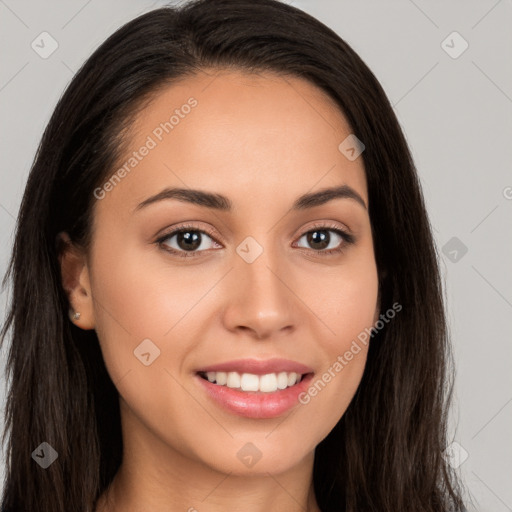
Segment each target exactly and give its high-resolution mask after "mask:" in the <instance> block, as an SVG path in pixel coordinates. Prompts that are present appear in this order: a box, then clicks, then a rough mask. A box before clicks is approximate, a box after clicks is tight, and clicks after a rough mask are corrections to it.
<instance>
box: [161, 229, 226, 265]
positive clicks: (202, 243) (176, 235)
mask: <svg viewBox="0 0 512 512" xmlns="http://www.w3.org/2000/svg"><path fill="white" fill-rule="evenodd" d="M208 239H209V240H210V241H212V242H214V243H217V242H216V241H215V240H214V239H213V238H212V236H211V235H210V234H209V233H208V232H207V231H205V230H202V229H198V228H197V227H194V226H180V228H178V229H175V230H173V231H171V232H170V233H167V234H166V235H163V236H162V237H160V238H159V239H158V240H157V243H158V244H159V245H161V246H163V247H164V249H165V250H167V251H169V252H171V253H173V254H176V255H177V256H180V257H184V258H187V257H189V256H197V254H196V253H197V252H200V251H201V252H202V251H204V250H207V249H210V248H211V247H208ZM168 241H170V243H167V242H168Z"/></svg>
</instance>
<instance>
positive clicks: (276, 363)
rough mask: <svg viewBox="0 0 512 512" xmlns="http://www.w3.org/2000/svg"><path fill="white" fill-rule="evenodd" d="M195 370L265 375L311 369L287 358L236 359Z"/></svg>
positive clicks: (304, 371)
mask: <svg viewBox="0 0 512 512" xmlns="http://www.w3.org/2000/svg"><path fill="white" fill-rule="evenodd" d="M197 372H198V373H199V372H238V373H252V374H255V375H265V374H267V373H279V372H295V373H300V374H305V373H312V372H313V370H312V369H311V368H310V367H309V366H306V365H304V364H302V363H297V362H296V361H291V360H289V359H265V360H261V359H237V360H233V361H226V362H224V363H219V364H213V365H210V366H204V367H201V368H199V369H198V370H197Z"/></svg>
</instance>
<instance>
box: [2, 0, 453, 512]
mask: <svg viewBox="0 0 512 512" xmlns="http://www.w3.org/2000/svg"><path fill="white" fill-rule="evenodd" d="M221 67H222V68H226V67H232V68H237V69H241V70H246V71H258V72H264V71H266V70H268V71H273V72H278V73H280V74H282V75H283V76H285V75H288V76H298V77H302V78H305V79H307V80H309V81H310V82H312V83H313V84H315V85H317V86H318V87H320V88H321V89H322V90H324V91H325V92H326V93H327V94H328V95H329V96H330V97H331V98H333V99H334V100H335V102H336V103H337V104H338V105H339V108H340V111H341V112H342V113H343V115H344V116H345V117H346V119H347V121H348V122H349V124H350V126H351V130H352V133H354V134H355V135H356V137H357V138H358V139H360V140H361V141H363V143H364V145H365V151H364V153H363V154H362V158H363V161H364V167H365V171H366V179H367V185H368V194H369V205H370V210H369V211H370V220H371V225H372V232H373V237H374V247H375V256H376V261H377V267H378V271H379V276H380V277H379V289H380V294H381V310H382V311H386V310H387V309H389V308H391V307H392V304H394V303H395V302H398V303H399V304H400V305H402V311H401V312H400V314H398V315H396V317H395V318H394V319H393V321H391V322H389V323H387V324H386V325H385V327H384V328H383V329H381V330H379V331H378V332H376V333H374V336H373V338H372V342H371V343H370V346H369V353H368V359H367V364H366V368H365V372H364V375H363V378H362V381H361V383H360V386H359V388H358V390H357V393H356V395H355V396H354V398H353V400H352V402H351V403H350V405H349V407H348V409H347V411H346V413H345V414H344V415H343V417H342V418H341V419H340V421H339V422H338V424H337V425H336V426H335V428H334V429H333V430H332V431H331V432H330V433H329V435H328V436H327V437H326V438H325V439H324V440H323V441H322V442H321V443H320V444H319V445H318V446H317V448H316V453H315V462H314V475H313V476H314V487H315V492H316V496H317V501H318V504H319V506H320V507H321V509H322V511H324V512H341V511H350V512H363V511H364V512H370V511H375V512H377V511H378V512H405V511H407V512H410V511H414V512H434V511H435V512H448V511H449V510H450V511H452V510H453V511H459V510H463V505H462V498H461V491H460V487H459V484H458V482H457V480H456V476H455V475H453V474H452V473H451V468H450V466H449V465H448V464H447V463H446V461H445V459H444V458H443V455H442V452H443V450H444V449H445V447H446V444H447V440H446V436H447V433H446V428H447V412H448V407H449V403H450V397H451V391H452V384H453V378H452V377H453V375H452V367H451V357H452V356H451V352H450V345H449V340H448V332H447V326H446V319H445V312H444V304H443V295H442V283H441V280H440V273H439V268H438V254H437V251H436V248H435V245H434V241H433V236H432V231H431V227H430V225H429V220H428V216H427V213H426V209H425V204H424V199H423V197H422V193H421V189H420V184H419V180H418V177H417V174H416V170H415V167H414V163H413V161H412V158H411V154H410V152H409V149H408V147H407V144H406V141H405V138H404V135H403V133H402V131H401V129H400V126H399V123H398V121H397V118H396V116H395V114H394V111H393V109H392V107H391V105H390V103H389V101H388V99H387V97H386V95H385V93H384V91H383V89H382V87H381V86H380V84H379V82H378V81H377V79H376V78H375V76H374V75H373V74H372V72H371V71H370V70H369V69H368V67H367V66H366V65H365V64H364V62H363V61H362V60H361V59H360V58H359V56H358V55H357V54H356V53H355V52H354V51H353V50H352V48H351V47H350V46H349V45H348V44H347V43H346V42H345V41H343V40H342V39H341V38H340V37H339V36H338V35H337V34H336V33H334V32H333V31H332V30H331V29H329V28H327V27H326V26H325V25H324V24H322V23H321V22H319V21H318V20H316V19H315V18H313V17H311V16H309V15H308V14H306V13H304V12H302V11H301V10H299V9H297V8H294V7H291V6H289V5H286V4H284V3H281V2H279V1H277V0H258V1H253V0H215V1H211V0H199V1H194V2H189V3H187V4H185V5H183V6H181V7H179V8H174V7H170V6H168V7H164V8H160V9H156V10H153V11H151V12H148V13H146V14H143V15H141V16H139V17H137V18H136V19H134V20H132V21H130V22H129V23H127V24H125V25H124V26H123V27H121V28H120V29H119V30H117V31H116V32H115V33H114V34H113V35H111V36H110V37H109V38H108V39H107V40H106V41H105V42H104V43H103V44H102V45H101V46H100V47H99V48H98V49H97V50H96V51H95V52H94V53H93V55H92V56H91V57H90V58H89V59H88V60H87V61H86V62H85V64H84V65H83V66H82V68H81V69H80V70H79V72H78V73H77V74H76V75H75V77H74V78H73V80H72V82H71V83H70V84H69V86H68V88H67V90H66V91H65V92H64V94H63V95H62V97H61V99H60V100H59V102H58V104H57V106H56V108H55V111H54V113H53V116H52V118H51V120H50V122H49V124H48V126H47V127H46V129H45V132H44V134H43V137H42V140H41V143H40V146H39V148H38V151H37V154H36V157H35V160H34V163H33V166H32V169H31V171H30V175H29V178H28V182H27V185H26V189H25V192H24V195H23V199H22V204H21V208H20V212H19V216H18V220H17V226H16V234H15V242H14V247H13V253H12V257H11V261H10V264H9V268H8V271H7V273H6V275H5V277H4V281H3V286H5V284H6V282H7V280H8V278H9V277H11V278H12V281H13V290H12V299H11V302H10V304H9V310H8V314H7V319H6V322H5V324H4V326H3V329H2V332H1V343H2V344H3V343H4V339H5V337H6V335H7V333H8V332H9V330H12V333H11V334H12V336H11V338H12V342H11V345H10V350H9V353H8V361H7V372H8V377H9V382H8V383H9V388H8V397H7V404H6V428H5V431H4V440H5V436H6V435H7V434H9V435H8V444H7V452H6V453H7V473H6V480H5V487H4V492H3V496H2V505H1V506H2V510H4V511H5V512H15V511H20V510H27V511H28V510H30V511H31V512H34V511H41V512H50V511H52V512H71V511H73V512H74V511H87V512H90V511H92V510H94V506H95V504H96V502H97V499H98V497H99V496H100V495H101V494H102V492H103V491H104V490H105V489H106V487H107V486H108V484H109V483H110V482H111V481H112V479H113V477H114V475H115V473H116V471H117V469H118V467H119V464H120V462H121V458H122V442H121V425H120V416H119V404H118V394H117V390H116V388H115V386H114V384H113V383H112V381H111V379H110V377H109V375H108V373H107V371H106V368H105V365H104V362H103V359H102V356H101V352H100V349H99V344H98V339H97V336H96V333H95V331H94V330H91V331H84V330H81V329H79V328H77V327H76V326H75V325H74V324H73V323H72V322H70V321H69V319H68V315H67V312H68V307H69V304H68V301H67V297H66V294H65V292H64V290H63V288H62V284H61V274H60V268H59V264H58V250H59V248H58V247H57V245H56V235H57V233H59V232H60V231H66V232H67V233H68V234H69V236H70V238H71V240H72V241H73V242H75V243H76V244H78V245H81V246H82V247H84V248H88V247H89V244H90V241H91V236H92V233H91V221H92V209H93V206H94V202H95V196H94V194H93V191H94V190H95V188H96V187H98V186H100V185H101V184H102V183H104V182H105V181H106V180H107V179H108V178H109V176H110V175H111V174H112V172H113V165H114V162H116V161H117V160H118V159H119V156H120V155H122V152H123V149H124V145H123V144H125V143H126V140H125V139H124V138H123V133H124V132H125V129H127V128H128V127H129V126H130V123H131V122H132V121H133V118H134V115H135V114H136V113H137V112H138V111H140V109H142V108H144V104H145V101H146V100H147V99H149V98H150V97H151V95H154V94H155V92H157V91H158V90H159V89H160V88H162V87H165V86H167V85H170V84H172V83H173V81H175V80H178V79H179V78H182V77H185V76H187V75H190V74H193V73H194V72H196V71H197V70H200V69H206V68H221ZM42 442H47V443H48V444H49V445H51V447H53V448H54V449H55V450H56V452H57V453H58V459H57V463H53V464H51V465H50V466H49V467H48V468H47V469H42V468H41V467H40V466H39V465H38V464H36V463H35V461H34V460H33V459H32V457H31V453H32V452H33V450H35V449H36V448H37V447H38V446H39V445H40V444H41V443H42Z"/></svg>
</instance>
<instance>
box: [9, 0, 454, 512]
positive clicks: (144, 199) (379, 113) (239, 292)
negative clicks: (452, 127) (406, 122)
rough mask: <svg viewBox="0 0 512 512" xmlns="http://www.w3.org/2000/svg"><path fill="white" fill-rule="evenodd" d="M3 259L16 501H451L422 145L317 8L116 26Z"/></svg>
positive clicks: (303, 505) (255, 507) (444, 376)
mask: <svg viewBox="0 0 512 512" xmlns="http://www.w3.org/2000/svg"><path fill="white" fill-rule="evenodd" d="M9 276H11V277H12V279H13V285H14V286H13V300H12V303H11V305H10V309H9V311H8V316H7V321H6V323H5V325H4V328H3V331H2V339H4V338H5V336H6V334H7V332H8V330H9V329H11V328H12V344H11V346H10V352H9V357H8V371H9V374H10V376H11V379H12V382H11V383H10V389H9V396H8V400H7V407H6V422H7V425H6V427H7V429H6V433H7V432H8V433H9V442H8V445H7V448H8V451H7V456H8V468H7V480H6V485H5V490H4V495H3V499H2V507H3V509H4V510H5V511H6V512H11V511H14V510H31V511H35V510H38V511H62V512H64V511H72V510H77V511H78V510H80V511H82V510H85V511H97V512H112V511H120V510H122V511H127V512H130V511H135V510H151V511H154V512H160V511H163V510H166V511H168V510H189V511H202V510H208V511H218V510H223V511H234V510H244V511H249V512H254V511H261V510H268V511H283V510H286V511H291V512H293V511H299V510H308V511H316V512H318V511H322V512H327V511H336V512H339V511H351V512H359V511H379V512H383V511H393V512H400V511H406V510H407V511H412V510H414V511H425V512H427V511H429V512H433V511H436V512H441V511H443V512H445V511H448V510H457V511H458V510H463V505H462V499H461V495H460V491H459V488H458V484H457V481H456V478H455V477H454V475H452V474H451V472H450V467H449V466H448V465H447V464H446V462H445V460H444V458H443V451H444V449H445V448H446V446H447V444H448V443H447V440H446V418H447V411H448V405H449V397H450V392H451V377H452V376H451V374H450V373H448V369H449V365H448V361H449V359H448V357H449V355H450V352H449V344H448V340H447V330H446V323H445V316H444V309H443V301H442V289H441V281H440V277H439V270H438V264H437V256H436V251H435V246H434V242H433V237H432V233H431V229H430V225H429V221H428V216H427V213H426V210H425V205H424V201H423V197H422V194H421V190H420V186H419V182H418V178H417V175H416V171H415V168H414V164H413V161H412V159H411V155H410V152H409V149H408V147H407V144H406V142H405V139H404V136H403V134H402V132H401V129H400V127H399V124H398V122H397V119H396V117H395V115H394V112H393V110H392V108H391V106H390V104H389V101H388V100H387V98H386V96H385V93H384V91H383V90H382V88H381V86H380V84H379V83H378V81H377V80H376V78H375V77H374V75H373V74H372V73H371V71H370V70H369V69H368V68H367V66H366V65H365V64H364V63H363V62H362V60H361V59H360V58H359V57H358V56H357V55H356V54H355V52H354V51H353V50H352V49H351V48H350V47H349V46H348V45H347V44H346V43H345V42H344V41H343V40H342V39H340V38H339V36H337V35H336V34H335V33H334V32H332V31H331V30H330V29H328V28H327V27H325V26H324V25H323V24H321V23H320V22H319V21H317V20H315V19H314V18H312V17H311V16H309V15H307V14H305V13H304V12H302V11H300V10H298V9H296V8H294V7H291V6H288V5H285V4H282V3H280V2H277V1H275V0H260V1H258V2H252V1H249V0H220V1H216V2H210V1H204V0H203V1H197V2H192V3H188V4H186V5H184V6H182V7H180V8H171V7H166V8H162V9H157V10H154V11H152V12H149V13H147V14H144V15H142V16H139V17H138V18H137V19H135V20H133V21H131V22H130V23H128V24H126V25H125V26H123V27H121V28H120V29H119V30H118V31H117V32H116V33H114V34H113V35H112V36H111V37H110V38H108V40H107V41H105V43H104V44H102V45H101V47H100V48H98V49H97V50H96V51H95V52H94V54H93V55H92V56H91V57H90V58H89V59H88V61H87V62H86V63H85V64H84V66H83V67H82V69H81V70H80V71H79V72H78V73H77V75H76V76H75V77H74V79H73V81H72V82H71V84H70V85H69V87H68V88H67V90H66V92H65V94H64V95H63V97H62V98H61V100H60V101H59V103H58V105H57V107H56V109H55V112H54V114H53V116H52V118H51V120H50V122H49V124H48V127H47V129H46V130H45V133H44V135H43V139H42V142H41V146H40V148H39V151H38V154H37V156H36V159H35V162H34V165H33V167H32V170H31V173H30V176H29V179H28V183H27V186H26V190H25V194H24V197H23V201H22V205H21V210H20V215H19V219H18V226H17V232H16V240H15V245H14V250H13V255H12V260H11V266H10V269H9V272H8V274H7V275H6V279H7V277H9ZM28 453H30V454H31V457H28V455H27V454H28Z"/></svg>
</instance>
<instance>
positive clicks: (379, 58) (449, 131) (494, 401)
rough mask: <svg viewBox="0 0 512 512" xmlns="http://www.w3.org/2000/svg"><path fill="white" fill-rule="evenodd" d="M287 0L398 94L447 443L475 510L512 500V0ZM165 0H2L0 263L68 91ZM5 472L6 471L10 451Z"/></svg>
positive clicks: (1, 266) (510, 504) (496, 508)
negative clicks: (106, 47)
mask: <svg viewBox="0 0 512 512" xmlns="http://www.w3.org/2000/svg"><path fill="white" fill-rule="evenodd" d="M286 1H287V3H291V4H293V5H295V6H297V7H299V8H301V9H303V10H305V11H307V12H309V13H310V14H312V15H313V16H315V17H317V18H319V19H320V20H321V21H323V22H324V23H325V24H327V25H329V26H330V27H331V28H333V29H334V30H335V31H336V32H337V33H338V34H340V36H341V37H342V38H344V39H345V40H346V41H347V42H348V43H349V44H350V45H351V46H352V47H353V48H354V50H355V51H356V52H358V53H359V55H360V56H361V57H362V58H363V60H364V61H365V62H366V63H367V64H368V66H369V67H370V69H372V71H373V72H374V73H375V75H376V76H377V78H378V79H379V80H380V82H381V84H382V85H383V87H384V89H385V91H386V93H387V94H388V96H389V98H390V100H391V102H392V104H393V105H394V108H395V111H396V114H397V116H398V119H399V121H400V123H401V125H402V127H403V129H404V131H405V133H406V136H407V140H408V142H409V144H410V147H411V150H412V152H413V156H414V158H415V161H416V165H417V167H418V171H419V174H420V178H421V181H422V185H423V189H424V193H425V197H426V200H427V206H428V209H429V212H430V215H431V220H432V223H433V226H434V229H435V234H436V242H437V244H438V246H439V250H440V253H441V255H442V269H443V276H444V279H445V283H446V285H445V290H446V297H447V301H448V303H447V307H448V315H449V321H450V329H451V332H452V337H453V343H454V347H455V359H456V364H457V378H456V390H455V393H456V395H455V396H456V402H455V407H454V408H453V410H452V415H451V439H452V440H455V441H456V442H457V443H458V445H453V446H452V447H451V448H450V450H449V451H448V452H447V454H446V455H447V457H449V460H450V461H451V463H452V464H453V465H454V466H458V471H460V473H461V474H462V476H463V478H464V480H465V482H466V485H467V487H468V489H469V492H470V494H471V495H472V497H473V501H474V506H473V505H471V506H469V507H468V510H469V511H473V510H478V511H481V512H505V511H512V486H511V485H510V483H511V482H512V443H511V441H510V433H511V432H512V428H511V427H512V403H511V402H512V385H511V381H512V377H511V372H510V366H511V360H512V358H511V352H512V348H511V346H512V344H511V343H510V342H511V340H512V337H511V333H512V322H510V320H511V317H512V272H510V270H509V269H510V262H511V261H512V229H511V227H512V226H511V224H512V222H511V221H512V172H511V162H512V158H511V157H512V149H511V148H512V64H511V63H512V59H511V54H512V30H511V27H512V0H500V1H496V0H485V1H483V0H482V1H467V0H466V1H451V2H442V1H430V2H427V1H425V0H422V1H421V0H415V1H412V0H394V1H382V0H380V1H369V0H364V1H361V0H359V1H356V0H351V1H343V0H320V1H318V0H317V1H313V0H309V1H308V0H294V1H290V0H286ZM164 3H165V2H160V1H157V2H150V1H143V0H129V1H127V0H123V1H121V0H109V1H99V0H89V1H86V0H72V1H70V0H67V1H63V0H61V1H56V0H51V1H50V0H46V1H36V0H30V1H28V0H26V1H23V0H22V1H15V0H0V47H1V49H2V54H1V55H2V57H1V68H0V110H1V119H2V122H1V138H0V150H1V154H2V160H1V162H2V165H1V168H0V169H1V187H0V272H1V274H2V276H3V274H4V272H5V269H6V264H7V258H8V256H9V253H10V250H11V246H12V242H13V230H14V226H15V217H16V215H17V211H18V208H19V205H20V201H21V196H22V192H23V189H24V186H25V183H26V179H27V175H28V172H29V169H30V165H31V163H32V160H33V157H34V154H35V151H36V148H37V145H38V143H39V139H40V137H41V135H42V132H43V129H44V126H45V125H46V123H47V122H48V120H49V117H50V115H51V112H52V111H53V108H54V106H55V104H56V102H57V100H58V98H59V96H60V95H61V93H62V91H63V90H64V88H65V87H66V85H67V84H68V83H69V81H70V80H71V78H72V76H73V74H74V72H75V71H76V70H77V69H78V68H79V67H80V65H81V64H82V62H83V61H84V60H85V59H86V58H87V57H88V56H89V55H90V54H91V53H92V51H93V50H94V49H95V48H96V47H97V46H98V45H99V44H100V43H101V42H103V40H104V39H105V38H106V37H107V36H108V35H110V34H111V33H112V32H114V30H115V29H117V28H118V27H119V26H121V25H122V24H124V23H125V22H127V21H128V20H131V19H132V18H134V17H135V16H136V15H138V14H140V13H142V12H145V11H148V10H150V9H151V8H155V7H158V6H160V5H163V4H164ZM43 31H47V32H49V33H50V34H51V36H52V37H53V38H54V39H55V40H56V41H57V42H58V49H57V50H56V51H55V52H54V53H53V54H52V55H51V56H50V57H49V58H47V59H43V58H41V57H40V56H39V55H38V54H37V53H36V52H35V51H34V50H33V49H32V47H31V43H32V41H34V40H36V38H37V37H38V36H39V34H41V32H43ZM453 31H457V32H458V33H459V34H460V36H461V37H462V38H463V39H464V40H465V41H467V43H468V45H469V46H468V48H467V50H466V51H464V52H463V53H462V54H461V55H458V56H457V58H453V57H452V56H450V55H449V54H448V53H447V51H449V52H452V54H453V53H454V52H455V53H459V52H460V50H461V49H462V48H463V46H462V45H463V40H462V39H460V38H459V39H458V38H457V37H458V36H455V37H454V36H450V37H448V36H449V35H450V34H452V32H453ZM447 37H448V39H446V38H447ZM445 40H446V42H445V43H444V44H443V41H445ZM450 47H451V48H450ZM454 237H455V238H454ZM464 248H467V252H466V253H464V250H465V249H464ZM8 293H9V290H8V289H7V290H6V291H5V292H4V293H3V294H2V295H1V297H0V306H1V307H2V311H4V310H5V306H6V300H7V294H8ZM3 318H4V314H2V318H0V320H2V321H3ZM411 341H413V340H411ZM4 360H5V354H2V358H1V360H0V362H1V364H2V365H3V364H4ZM1 376H2V382H1V383H0V397H1V402H2V407H4V405H5V375H4V373H3V371H2V372H1ZM506 432H508V435H506ZM507 439H508V441H507ZM459 445H460V448H459ZM33 448H34V447H27V456H29V453H30V452H31V451H32V449H33ZM466 455H467V459H465V460H464V457H465V456H466ZM460 462H462V463H461V464H460ZM459 464H460V465H459ZM0 472H1V474H0V478H2V479H3V475H4V458H3V457H2V464H1V466H0Z"/></svg>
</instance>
